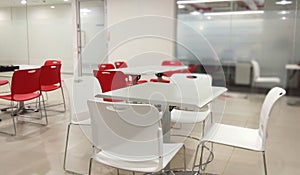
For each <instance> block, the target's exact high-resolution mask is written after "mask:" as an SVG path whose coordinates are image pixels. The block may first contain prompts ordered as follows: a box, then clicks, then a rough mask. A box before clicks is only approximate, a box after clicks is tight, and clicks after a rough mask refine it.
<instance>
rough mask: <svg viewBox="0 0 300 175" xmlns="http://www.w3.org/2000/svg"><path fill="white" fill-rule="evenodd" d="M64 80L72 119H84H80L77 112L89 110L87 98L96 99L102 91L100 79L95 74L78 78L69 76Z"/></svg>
mask: <svg viewBox="0 0 300 175" xmlns="http://www.w3.org/2000/svg"><path fill="white" fill-rule="evenodd" d="M63 82H64V86H65V87H66V89H67V93H68V97H69V103H70V113H71V120H73V121H76V120H83V119H82V118H81V119H78V118H77V117H78V116H77V114H80V113H84V112H88V106H87V100H88V99H96V98H95V95H97V94H99V93H101V87H100V85H99V82H98V80H97V79H96V78H95V77H93V76H83V77H79V79H78V80H75V79H74V78H69V79H66V80H64V81H63ZM75 117H76V118H75ZM75 119H76V120H75Z"/></svg>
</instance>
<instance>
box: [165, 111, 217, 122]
mask: <svg viewBox="0 0 300 175" xmlns="http://www.w3.org/2000/svg"><path fill="white" fill-rule="evenodd" d="M210 112H211V110H210V109H208V110H205V111H199V112H198V111H184V110H178V109H173V110H172V111H171V122H178V123H186V124H194V123H199V122H202V121H204V120H205V119H206V118H207V116H208V115H209V114H210Z"/></svg>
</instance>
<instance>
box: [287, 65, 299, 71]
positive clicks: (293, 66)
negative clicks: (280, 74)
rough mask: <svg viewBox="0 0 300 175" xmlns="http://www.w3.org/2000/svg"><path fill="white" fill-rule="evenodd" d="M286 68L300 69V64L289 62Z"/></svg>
mask: <svg viewBox="0 0 300 175" xmlns="http://www.w3.org/2000/svg"><path fill="white" fill-rule="evenodd" d="M285 69H288V70H300V66H299V65H297V64H287V65H285Z"/></svg>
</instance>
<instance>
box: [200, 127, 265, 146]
mask: <svg viewBox="0 0 300 175" xmlns="http://www.w3.org/2000/svg"><path fill="white" fill-rule="evenodd" d="M202 141H204V142H206V141H210V142H214V143H219V144H223V145H228V146H233V147H238V148H243V149H249V150H253V151H264V148H263V144H262V137H261V136H260V135H259V130H258V129H251V128H243V127H238V126H232V125H225V124H220V123H215V124H214V125H213V126H211V129H210V130H209V131H208V133H207V134H206V135H205V136H204V138H203V139H202Z"/></svg>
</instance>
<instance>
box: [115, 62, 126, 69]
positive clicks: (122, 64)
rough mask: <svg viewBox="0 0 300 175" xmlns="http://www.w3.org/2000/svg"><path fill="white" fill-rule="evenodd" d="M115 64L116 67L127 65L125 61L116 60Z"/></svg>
mask: <svg viewBox="0 0 300 175" xmlns="http://www.w3.org/2000/svg"><path fill="white" fill-rule="evenodd" d="M115 66H116V68H117V69H118V68H126V67H128V66H127V64H126V62H125V61H116V62H115Z"/></svg>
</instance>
